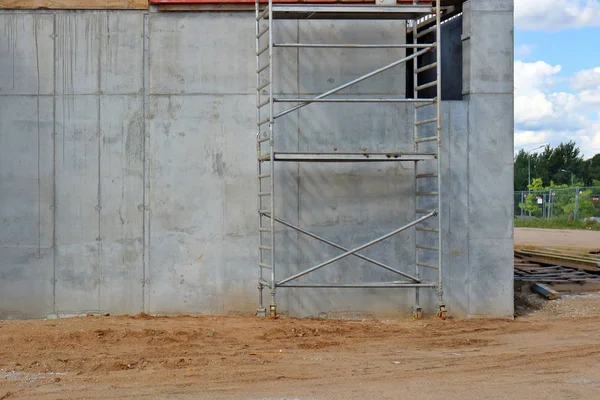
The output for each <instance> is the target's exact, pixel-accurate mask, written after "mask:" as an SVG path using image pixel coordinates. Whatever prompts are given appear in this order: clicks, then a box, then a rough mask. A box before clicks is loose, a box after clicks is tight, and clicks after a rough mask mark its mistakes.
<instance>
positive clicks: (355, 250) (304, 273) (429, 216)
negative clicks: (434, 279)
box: [276, 210, 437, 286]
mask: <svg viewBox="0 0 600 400" xmlns="http://www.w3.org/2000/svg"><path fill="white" fill-rule="evenodd" d="M434 215H437V210H436V211H433V212H431V213H429V214H427V215H425V216H423V217H421V218H419V219H417V220H415V221H413V222H410V223H408V224H406V225H404V226H402V227H400V228H398V229H396V230H394V231H392V232H390V233H386V234H385V235H383V236H380V237H378V238H376V239H373V240H371V241H370V242H368V243H365V244H363V245H361V246H358V247H355V248H354V249H352V250H349V251H346V252H345V253H342V254H340V255H339V256H336V257H333V258H331V259H329V260H327V261H324V262H322V263H321V264H318V265H315V266H314V267H311V268H308V269H306V270H304V271H302V272H298V273H297V274H295V275H292V276H290V277H289V278H285V279H283V280H281V281H279V282H276V286H283V285H284V284H285V283H286V282H290V281H293V280H294V279H298V278H300V277H302V276H304V275H306V274H309V273H311V272H313V271H316V270H318V269H321V268H323V267H325V266H327V265H329V264H332V263H334V262H336V261H338V260H341V259H342V258H345V257H348V256H349V255H352V254H354V253H357V252H359V251H361V250H363V249H366V248H367V247H370V246H372V245H374V244H376V243H379V242H381V241H383V240H385V239H387V238H390V237H392V236H394V235H396V234H398V233H400V232H402V231H405V230H407V229H408V228H410V227H413V226H415V225H417V224H420V223H421V222H423V221H426V220H428V219H429V218H431V217H433V216H434Z"/></svg>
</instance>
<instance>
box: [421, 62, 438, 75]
mask: <svg viewBox="0 0 600 400" xmlns="http://www.w3.org/2000/svg"><path fill="white" fill-rule="evenodd" d="M435 67H437V62H433V63H431V64H428V65H425V66H424V67H421V68H417V74H419V73H421V72H425V71H428V70H430V69H433V68H435Z"/></svg>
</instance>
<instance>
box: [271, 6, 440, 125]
mask: <svg viewBox="0 0 600 400" xmlns="http://www.w3.org/2000/svg"><path fill="white" fill-rule="evenodd" d="M376 8H383V7H376ZM430 50H431V49H423V50H419V51H417V52H415V53H413V54H411V55H409V56H407V57H404V58H401V59H400V60H396V61H394V62H392V63H390V64H388V65H385V66H383V67H381V68H378V69H376V70H375V71H371V72H369V73H367V74H365V75H362V76H359V77H358V78H356V79H353V80H351V81H350V82H346V83H344V84H343V85H340V86H338V87H336V88H333V89H331V90H328V91H327V92H325V93H322V94H320V95H318V96H316V97H314V98H313V100H318V99H323V98H325V97H327V96H330V95H332V94H334V93H337V92H339V91H340V90H343V89H346V88H347V87H349V86H352V85H354V84H356V83H358V82H362V81H364V80H365V79H368V78H370V77H372V76H375V75H377V74H380V73H381V72H384V71H387V70H388V69H390V68H393V67H395V66H397V65H400V64H402V63H405V62H407V61H409V60H412V59H414V58H416V57H418V56H420V55H422V54H425V53H427V52H428V51H430ZM308 104H310V103H302V104H298V105H297V106H294V107H291V108H288V109H287V110H285V111H282V112H280V113H279V114H277V115H275V118H279V117H283V116H284V115H286V114H289V113H291V112H292V111H296V110H298V109H300V108H302V107H304V106H307V105H308Z"/></svg>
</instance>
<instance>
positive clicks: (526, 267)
mask: <svg viewBox="0 0 600 400" xmlns="http://www.w3.org/2000/svg"><path fill="white" fill-rule="evenodd" d="M514 254H515V258H514V268H515V273H514V279H515V281H516V282H522V283H528V284H531V289H532V290H533V291H534V292H536V293H539V294H541V295H542V296H544V297H546V298H547V299H550V300H553V299H556V298H559V297H560V294H559V293H558V292H557V291H556V290H554V289H557V290H561V289H564V290H569V289H566V288H565V287H566V286H569V284H575V285H576V286H579V285H584V284H587V286H588V287H589V285H590V284H592V283H593V286H594V287H596V288H598V287H600V252H598V251H593V250H583V249H568V248H557V247H553V248H520V249H515V251H514ZM548 285H551V286H553V287H554V289H553V288H551V287H550V286H548ZM557 285H558V286H557ZM571 286H572V285H571ZM559 287H560V288H559Z"/></svg>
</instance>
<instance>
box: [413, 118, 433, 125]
mask: <svg viewBox="0 0 600 400" xmlns="http://www.w3.org/2000/svg"><path fill="white" fill-rule="evenodd" d="M437 120H438V119H437V117H436V118H429V119H424V120H422V121H417V122H415V126H421V125H425V124H431V123H432V122H437Z"/></svg>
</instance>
